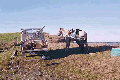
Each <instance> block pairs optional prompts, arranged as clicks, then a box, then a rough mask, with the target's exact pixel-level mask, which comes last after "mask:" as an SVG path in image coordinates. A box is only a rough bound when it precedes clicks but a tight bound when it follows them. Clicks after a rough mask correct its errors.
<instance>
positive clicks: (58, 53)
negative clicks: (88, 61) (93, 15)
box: [27, 46, 112, 59]
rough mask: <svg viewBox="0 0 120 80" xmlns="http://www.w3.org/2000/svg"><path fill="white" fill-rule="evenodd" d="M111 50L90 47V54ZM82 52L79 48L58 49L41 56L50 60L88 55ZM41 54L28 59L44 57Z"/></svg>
mask: <svg viewBox="0 0 120 80" xmlns="http://www.w3.org/2000/svg"><path fill="white" fill-rule="evenodd" d="M111 49H112V46H99V47H88V53H96V52H102V51H108V50H111ZM82 51H83V50H80V48H79V47H75V48H69V49H68V51H65V49H56V50H50V51H48V52H41V54H43V55H45V56H49V57H50V59H59V58H64V57H67V56H69V55H71V54H86V53H84V52H82ZM88 53H87V54H88ZM41 54H40V53H39V52H38V53H37V55H31V56H27V57H35V56H42V55H41Z"/></svg>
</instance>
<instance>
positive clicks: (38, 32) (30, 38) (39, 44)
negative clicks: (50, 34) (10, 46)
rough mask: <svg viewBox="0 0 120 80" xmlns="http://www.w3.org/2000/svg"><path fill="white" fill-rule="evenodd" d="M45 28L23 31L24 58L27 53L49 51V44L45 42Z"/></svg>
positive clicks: (21, 47)
mask: <svg viewBox="0 0 120 80" xmlns="http://www.w3.org/2000/svg"><path fill="white" fill-rule="evenodd" d="M44 27H45V26H44ZM44 27H43V28H44ZM43 28H30V29H21V30H22V32H21V45H20V49H21V53H22V56H25V53H26V52H28V53H30V54H35V53H36V52H40V51H48V42H47V40H45V36H44V33H43Z"/></svg>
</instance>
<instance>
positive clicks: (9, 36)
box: [0, 33, 20, 43]
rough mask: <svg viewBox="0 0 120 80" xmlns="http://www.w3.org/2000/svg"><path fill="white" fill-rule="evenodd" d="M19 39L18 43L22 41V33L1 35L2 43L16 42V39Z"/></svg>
mask: <svg viewBox="0 0 120 80" xmlns="http://www.w3.org/2000/svg"><path fill="white" fill-rule="evenodd" d="M15 37H18V41H20V33H1V34H0V41H2V42H3V43H6V42H11V41H14V38H15Z"/></svg>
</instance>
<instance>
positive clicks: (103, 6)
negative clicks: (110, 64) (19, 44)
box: [0, 0, 120, 42]
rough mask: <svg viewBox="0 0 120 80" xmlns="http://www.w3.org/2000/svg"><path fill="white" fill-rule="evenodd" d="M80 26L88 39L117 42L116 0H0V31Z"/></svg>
mask: <svg viewBox="0 0 120 80" xmlns="http://www.w3.org/2000/svg"><path fill="white" fill-rule="evenodd" d="M43 26H46V27H45V28H44V31H45V32H48V33H50V34H57V32H58V30H59V28H60V27H63V28H66V29H71V28H73V29H76V28H78V29H82V30H84V31H86V32H87V33H88V41H118V42H120V1H119V0H0V33H4V32H20V31H21V28H32V27H33V28H35V27H40V28H41V27H43Z"/></svg>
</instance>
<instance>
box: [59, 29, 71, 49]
mask: <svg viewBox="0 0 120 80" xmlns="http://www.w3.org/2000/svg"><path fill="white" fill-rule="evenodd" d="M61 35H62V37H64V39H65V41H66V49H65V51H67V50H68V48H69V46H70V42H71V35H70V30H66V29H64V28H60V30H59V33H58V36H61Z"/></svg>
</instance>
